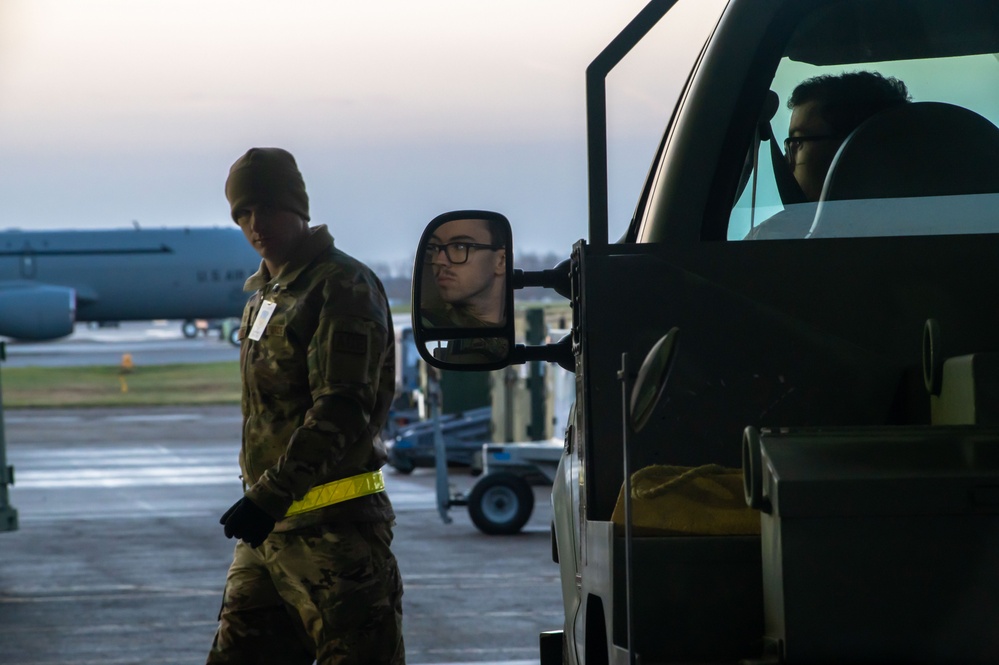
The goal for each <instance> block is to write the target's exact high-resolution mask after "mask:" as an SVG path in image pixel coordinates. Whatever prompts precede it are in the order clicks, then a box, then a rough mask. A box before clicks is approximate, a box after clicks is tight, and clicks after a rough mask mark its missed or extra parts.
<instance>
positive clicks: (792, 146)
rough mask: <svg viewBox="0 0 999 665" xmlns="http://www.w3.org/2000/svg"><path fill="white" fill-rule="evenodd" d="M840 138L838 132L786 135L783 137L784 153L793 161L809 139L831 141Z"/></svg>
mask: <svg viewBox="0 0 999 665" xmlns="http://www.w3.org/2000/svg"><path fill="white" fill-rule="evenodd" d="M839 138H841V137H840V135H839V134H815V135H814V136H788V137H787V138H786V139H784V155H785V156H786V157H787V159H788V161H794V158H795V157H796V156H797V154H798V151H799V150H801V146H803V145H804V144H805V143H808V142H809V141H832V140H833V139H839Z"/></svg>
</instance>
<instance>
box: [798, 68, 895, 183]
mask: <svg viewBox="0 0 999 665" xmlns="http://www.w3.org/2000/svg"><path fill="white" fill-rule="evenodd" d="M910 99H911V98H910V96H909V91H908V89H907V88H906V87H905V83H903V82H902V81H899V80H898V79H897V78H894V77H884V76H882V75H881V74H878V73H875V72H850V73H847V74H839V75H825V76H816V77H814V78H810V79H808V80H806V81H803V82H802V83H800V84H799V85H798V87H796V88H795V89H794V92H792V93H791V97H790V99H788V100H787V106H788V108H789V109H791V123H790V126H789V127H788V131H787V136H788V138H787V140H786V141H785V143H784V147H785V150H786V153H787V159H788V163H789V164H790V166H791V169H792V171H793V172H794V178H795V180H797V181H798V185H800V186H801V189H802V191H803V192H804V193H805V198H806V199H807V200H809V201H818V200H819V195H820V194H821V193H822V183H823V182H825V178H826V173H827V172H828V171H829V165H830V164H831V163H832V160H833V157H834V156H835V155H836V151H837V150H838V149H839V146H840V144H842V143H843V139H845V138H846V137H847V136H848V135H849V134H850V132H852V131H853V130H854V129H856V128H857V127H859V126H860V124H861V123H862V122H864V121H865V120H867V119H868V118H870V117H871V116H872V115H874V114H876V113H878V112H880V111H884V110H885V109H889V108H892V107H893V106H899V105H901V104H905V103H907V102H908V101H909V100H910Z"/></svg>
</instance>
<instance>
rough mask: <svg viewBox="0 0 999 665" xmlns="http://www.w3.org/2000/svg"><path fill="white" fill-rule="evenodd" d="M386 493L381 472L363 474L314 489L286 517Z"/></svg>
mask: <svg viewBox="0 0 999 665" xmlns="http://www.w3.org/2000/svg"><path fill="white" fill-rule="evenodd" d="M384 491H385V478H383V477H382V472H381V471H372V472H371V473H362V474H359V475H356V476H351V477H350V478H343V479H341V480H334V481H333V482H331V483H326V484H325V485H319V486H318V487H313V488H312V489H311V490H309V491H308V493H307V494H306V495H305V496H304V497H302V499H301V500H300V501H296V502H294V503H293V504H291V506H290V507H289V508H288V512H286V513H285V514H284V516H285V517H291V516H292V515H298V514H299V513H304V512H308V511H310V510H315V509H316V508H323V507H325V506H332V505H333V504H334V503H340V502H341V501H347V500H348V499H356V498H357V497H359V496H367V495H368V494H377V493H378V492H384Z"/></svg>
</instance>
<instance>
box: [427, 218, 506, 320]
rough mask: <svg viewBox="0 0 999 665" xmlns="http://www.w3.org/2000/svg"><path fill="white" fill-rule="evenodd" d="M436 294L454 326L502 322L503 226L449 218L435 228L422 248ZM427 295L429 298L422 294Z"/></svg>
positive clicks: (504, 254)
mask: <svg viewBox="0 0 999 665" xmlns="http://www.w3.org/2000/svg"><path fill="white" fill-rule="evenodd" d="M424 261H425V262H426V263H427V264H429V265H430V268H431V270H432V272H433V283H434V284H435V285H436V287H437V290H438V298H439V299H440V300H441V301H443V302H444V304H445V305H446V307H447V309H448V314H447V317H448V320H449V323H448V324H443V323H439V324H437V325H453V326H456V327H478V326H502V325H503V324H504V323H505V322H506V312H505V311H504V304H505V292H506V281H505V280H506V247H505V246H504V245H503V231H502V229H501V228H494V226H493V223H491V222H490V220H485V219H455V220H451V221H449V222H445V223H444V224H442V225H441V226H440V227H438V228H437V229H436V230H435V231H434V233H433V235H432V236H431V237H430V241H429V242H428V243H427V245H426V246H425V247H424ZM426 300H429V299H426Z"/></svg>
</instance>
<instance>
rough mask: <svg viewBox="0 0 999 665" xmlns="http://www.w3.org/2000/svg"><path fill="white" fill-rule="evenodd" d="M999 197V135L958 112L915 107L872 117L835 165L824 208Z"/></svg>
mask: <svg viewBox="0 0 999 665" xmlns="http://www.w3.org/2000/svg"><path fill="white" fill-rule="evenodd" d="M993 192H999V128H997V127H996V126H995V125H994V124H992V123H991V122H989V121H988V120H987V119H986V118H984V117H982V116H981V115H979V114H977V113H975V112H974V111H970V110H968V109H966V108H962V107H960V106H955V105H953V104H945V103H941V102H916V103H911V104H904V105H902V106H897V107H895V108H892V109H888V110H886V111H883V112H881V113H878V114H877V115H875V116H873V117H871V118H869V119H868V120H867V121H866V122H864V123H863V124H861V125H860V126H859V127H858V128H857V129H856V130H854V131H853V133H851V134H850V135H849V136H848V137H847V138H846V140H844V141H843V145H842V146H840V149H839V151H838V152H837V153H836V156H835V157H834V158H833V161H832V164H831V165H830V167H829V173H828V174H827V176H826V181H825V185H824V186H823V188H822V195H821V197H820V198H819V201H820V202H821V201H840V200H846V199H883V198H903V197H920V196H953V195H962V194H986V193H993Z"/></svg>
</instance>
